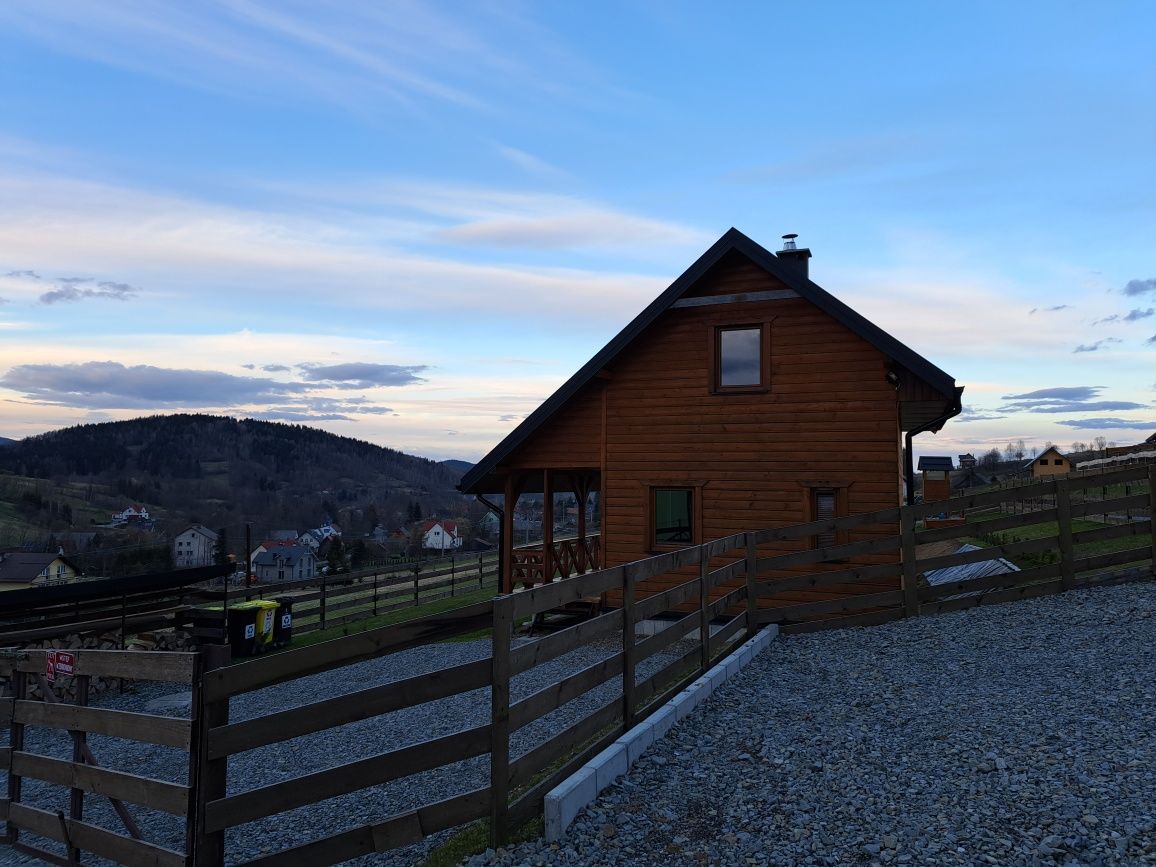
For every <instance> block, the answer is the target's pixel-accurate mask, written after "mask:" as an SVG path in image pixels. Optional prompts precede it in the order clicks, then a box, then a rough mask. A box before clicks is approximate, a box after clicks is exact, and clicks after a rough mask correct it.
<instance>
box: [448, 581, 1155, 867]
mask: <svg viewBox="0 0 1156 867" xmlns="http://www.w3.org/2000/svg"><path fill="white" fill-rule="evenodd" d="M468 863H469V864H471V865H473V867H477V865H481V864H490V863H503V864H541V863H546V864H912V865H919V864H969V865H970V864H1001V865H1003V864H1007V865H1036V864H1069V865H1077V864H1084V865H1096V864H1156V585H1154V584H1152V583H1143V584H1130V585H1122V586H1117V587H1108V588H1101V589H1096V590H1085V591H1078V592H1074V593H1068V594H1064V595H1061V596H1052V597H1048V598H1043V599H1038V600H1030V601H1023V602H1016V603H1011V604H1007V605H999V606H994V607H991V608H984V609H978V610H973V611H968V612H961V613H958V614H952V615H945V616H940V617H922V618H917V619H912V620H906V621H900V622H898V623H894V624H890V625H886V626H879V627H874V628H868V629H851V630H843V631H838V632H831V633H826V634H820V635H813V636H804V637H799V638H791V639H787V640H784V641H780V642H776V643H775V644H772V645H771V647H770V649H768V650H767V651H766V652H765V653H763V654H762V655H761V656H759V657H757V658H756V659H755V660H754V661H753V662H752V663H751V664H750V665H749V666H748V667H747V668H746V669H745V670H744V671H743V672H742V673H741V674H740V675H739V676H738V677H736V678H734V679H733V680H731V681H728V682H727V684H726V685H725V686H724V687H722V688H721V689H719V690H717V691H716V692H715V693H714V695H713V696H712V697H711V699H710V700H709V701H708V702H706V703H705V704H704V705H703V707H702V708H700V709H699V710H698V711H697V712H696V713H694V714H692V715H691V716H689V717H688V718H687V719H686V720H684V721H683V722H682V723H680V724H679V725H678V726H676V727H675V729H673V730H672V731H671V733H670V735H669V736H668V737H667V738H666V739H665V740H663V741H661V742H659V743H656V744H655V745H654V746H653V747H652V748H651V749H650V750H649V751H648V752H647V754H646V755H645V756H644V757H643V758H642V759H641V760H640V762H639V764H638V765H636V766H635V768H634V769H633V770H632V771H631V773H630V774H629V775H628V776H626V777H625V778H623V779H621V780H620V781H619V782H618V783H617V784H616V785H614V786H613V787H612V788H610V789H608V790H607V791H606V792H604V793H603V794H602V796H601V797H599V798H598V799H597V800H596V801H595V802H594V804H593V805H591V807H589V808H587V809H586V810H585V811H583V812H582V813H581V814H580V815H579V817H578V818H577V819H576V820H575V822H574V824H573V825H571V827H570V829H569V832H568V834H567V835H566V837H565V839H564V840H563V842H562V843H561V844H560V845H551V844H546V843H543V842H540V841H539V842H534V843H530V844H524V845H520V846H516V847H512V848H510V849H508V850H499V851H498V852H497V853H493V852H489V853H487V854H486V855H484V856H475V857H474V858H473V859H470V861H469V862H468Z"/></svg>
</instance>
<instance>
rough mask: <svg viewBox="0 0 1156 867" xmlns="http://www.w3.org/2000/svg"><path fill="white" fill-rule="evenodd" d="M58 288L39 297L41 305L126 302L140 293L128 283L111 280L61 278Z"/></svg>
mask: <svg viewBox="0 0 1156 867" xmlns="http://www.w3.org/2000/svg"><path fill="white" fill-rule="evenodd" d="M57 283H58V284H59V288H57V289H53V290H51V291H49V292H45V293H44V294H42V295H41V296H40V303H41V304H58V303H60V302H61V301H82V300H84V299H85V298H104V299H111V300H113V301H127V300H128V299H129V298H135V297H136V296H137V294H138V293H139V292H140V290H139V289H137V288H136V287H135V286H130V285H129V284H128V283H115V282H113V281H111V280H94V279H93V278H91V277H62V278H60V280H58V281H57Z"/></svg>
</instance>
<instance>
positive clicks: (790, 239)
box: [783, 232, 799, 250]
mask: <svg viewBox="0 0 1156 867" xmlns="http://www.w3.org/2000/svg"><path fill="white" fill-rule="evenodd" d="M797 237H799V234H798V232H788V233H787V234H786V235H783V249H784V250H794V249H797V247H796V245H795V239H796V238H797Z"/></svg>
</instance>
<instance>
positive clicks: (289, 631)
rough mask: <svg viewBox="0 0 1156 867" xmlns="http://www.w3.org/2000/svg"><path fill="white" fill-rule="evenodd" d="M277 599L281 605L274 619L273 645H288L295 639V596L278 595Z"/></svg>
mask: <svg viewBox="0 0 1156 867" xmlns="http://www.w3.org/2000/svg"><path fill="white" fill-rule="evenodd" d="M275 601H276V602H277V604H278V605H280V606H281V607H280V608H279V609H278V610H277V618H276V620H274V621H273V646H274V647H287V646H288V645H289V642H291V641H292V640H293V597H292V596H278V597H277V598H276V600H275Z"/></svg>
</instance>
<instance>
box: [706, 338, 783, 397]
mask: <svg viewBox="0 0 1156 867" xmlns="http://www.w3.org/2000/svg"><path fill="white" fill-rule="evenodd" d="M756 330H757V331H758V332H759V381H758V383H755V384H746V385H723V383H722V369H723V364H722V335H723V333H724V332H727V331H756ZM770 390H771V322H770V320H761V321H751V320H746V321H737V322H718V323H715V324H713V325H711V327H710V391H711V393H712V394H762V393H765V392H768V391H770Z"/></svg>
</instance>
